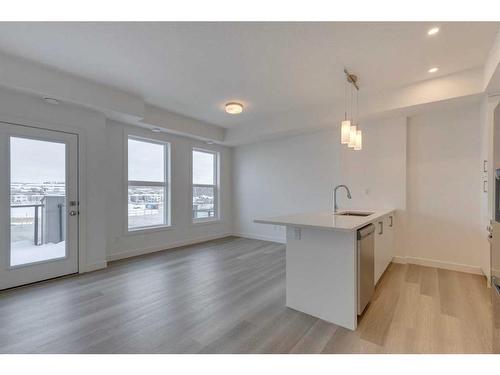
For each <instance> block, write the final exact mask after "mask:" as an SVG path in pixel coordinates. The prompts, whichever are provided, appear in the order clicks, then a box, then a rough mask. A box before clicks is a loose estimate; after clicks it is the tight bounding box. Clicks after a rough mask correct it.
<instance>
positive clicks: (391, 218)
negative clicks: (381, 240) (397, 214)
mask: <svg viewBox="0 0 500 375" xmlns="http://www.w3.org/2000/svg"><path fill="white" fill-rule="evenodd" d="M389 220H391V223H390V224H389V226H390V227H392V226H393V225H394V218H393V217H392V216H389Z"/></svg>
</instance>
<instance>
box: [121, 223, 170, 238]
mask: <svg viewBox="0 0 500 375" xmlns="http://www.w3.org/2000/svg"><path fill="white" fill-rule="evenodd" d="M172 229H175V228H174V226H172V225H159V226H157V227H146V228H137V229H128V228H127V230H126V232H125V235H126V236H133V235H136V234H148V233H155V232H162V231H167V230H172Z"/></svg>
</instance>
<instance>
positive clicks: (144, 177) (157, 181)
mask: <svg viewBox="0 0 500 375" xmlns="http://www.w3.org/2000/svg"><path fill="white" fill-rule="evenodd" d="M127 154H128V195H127V212H128V230H129V231H135V230H141V229H148V228H157V227H163V226H169V225H170V204H169V202H170V181H169V144H168V143H166V142H160V141H155V140H146V139H142V138H136V137H133V136H129V137H128V144H127Z"/></svg>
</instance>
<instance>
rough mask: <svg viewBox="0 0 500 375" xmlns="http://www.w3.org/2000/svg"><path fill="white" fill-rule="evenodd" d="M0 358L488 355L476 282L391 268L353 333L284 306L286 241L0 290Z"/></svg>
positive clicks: (207, 247) (233, 242)
mask: <svg viewBox="0 0 500 375" xmlns="http://www.w3.org/2000/svg"><path fill="white" fill-rule="evenodd" d="M0 352H2V353H489V352H491V306H490V299H489V292H488V290H487V288H486V283H485V280H484V278H482V277H480V276H476V275H470V274H465V273H460V272H453V271H446V270H440V269H435V268H428V267H420V266H414V265H401V264H391V266H390V267H389V268H388V270H387V271H386V273H385V275H384V276H383V278H382V280H381V282H380V283H379V285H378V287H377V290H376V295H375V297H374V300H373V301H372V303H371V305H370V306H369V308H368V310H367V311H366V312H365V314H364V316H363V317H362V319H361V321H360V324H359V328H358V330H357V331H356V332H352V331H349V330H347V329H344V328H341V327H338V326H336V325H334V324H330V323H327V322H325V321H322V320H319V319H316V318H314V317H312V316H309V315H306V314H303V313H300V312H298V311H294V310H291V309H288V308H286V307H285V246H284V245H281V244H276V243H271V242H265V241H257V240H250V239H243V238H236V237H230V238H225V239H221V240H216V241H211V242H207V243H203V244H198V245H194V246H188V247H183V248H179V249H175V250H169V251H164V252H159V253H155V254H150V255H146V256H142V257H137V258H130V259H127V260H122V261H117V262H112V263H110V264H109V266H108V268H107V269H105V270H102V271H97V272H93V273H89V274H84V275H79V276H72V277H67V278H63V279H58V280H53V281H48V282H45V283H40V284H36V285H32V286H28V287H24V288H18V289H12V290H8V291H4V292H0Z"/></svg>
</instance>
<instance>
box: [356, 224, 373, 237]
mask: <svg viewBox="0 0 500 375" xmlns="http://www.w3.org/2000/svg"><path fill="white" fill-rule="evenodd" d="M373 232H375V226H374V225H373V224H368V225H366V226H364V227H363V228H361V229H358V240H360V239H362V238H365V237H367V236H369V235H370V234H372V233H373Z"/></svg>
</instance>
